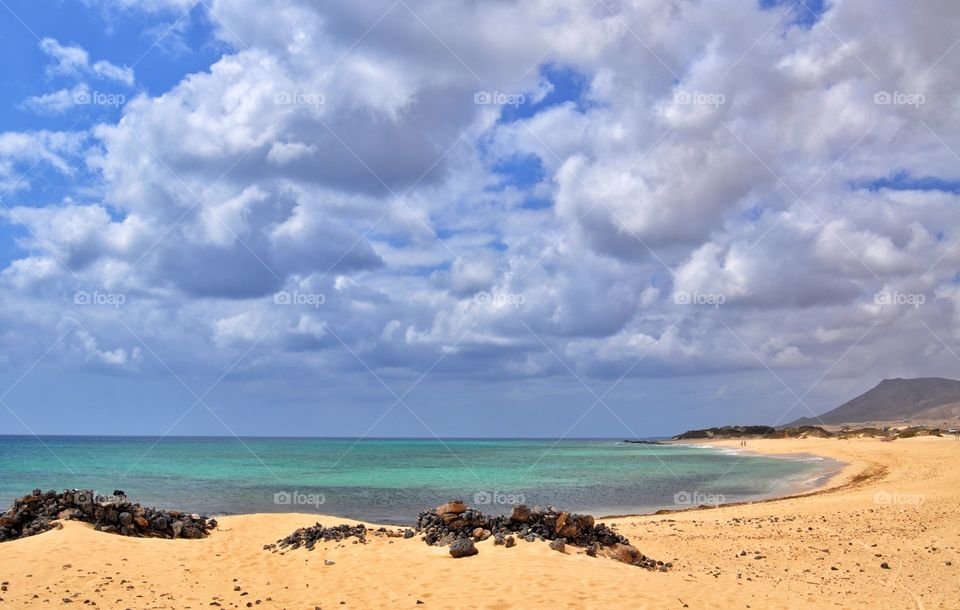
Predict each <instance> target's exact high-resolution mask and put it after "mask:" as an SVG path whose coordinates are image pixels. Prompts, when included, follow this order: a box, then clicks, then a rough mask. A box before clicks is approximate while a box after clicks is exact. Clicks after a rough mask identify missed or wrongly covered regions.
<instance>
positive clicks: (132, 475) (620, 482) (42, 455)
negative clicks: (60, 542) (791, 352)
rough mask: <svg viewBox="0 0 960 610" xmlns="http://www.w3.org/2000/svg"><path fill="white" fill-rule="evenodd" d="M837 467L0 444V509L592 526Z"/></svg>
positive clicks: (707, 451)
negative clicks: (556, 510)
mask: <svg viewBox="0 0 960 610" xmlns="http://www.w3.org/2000/svg"><path fill="white" fill-rule="evenodd" d="M837 467H838V464H837V463H835V462H832V461H829V460H822V459H819V458H812V457H811V458H793V459H782V458H773V457H756V456H746V455H738V454H735V453H734V452H731V451H725V450H719V449H712V448H704V447H695V446H679V445H640V444H629V443H622V442H618V441H615V440H564V441H560V442H555V441H552V440H444V441H437V440H399V439H397V440H378V439H377V440H375V439H366V440H360V441H357V440H352V439H294V438H284V439H279V438H243V439H235V438H182V437H181V438H164V439H157V438H148V437H64V436H48V437H41V438H40V439H36V438H32V437H11V436H7V437H3V436H0V503H2V505H3V506H4V507H6V506H8V505H9V504H10V502H11V501H12V500H13V498H15V497H18V496H21V495H24V494H26V493H27V492H29V491H30V490H31V489H33V488H35V487H40V488H42V489H44V490H46V489H57V490H61V489H64V488H82V489H91V488H92V489H94V490H96V492H97V493H102V494H109V493H112V492H113V490H114V489H121V490H124V491H125V492H126V493H127V494H128V495H129V496H130V497H131V498H132V499H133V500H134V501H139V502H141V503H143V504H145V505H149V506H157V507H161V508H178V509H184V510H192V511H198V512H206V513H210V514H234V513H252V512H271V511H283V512H317V513H324V514H333V515H341V516H346V517H350V518H356V519H364V520H369V521H375V522H376V521H379V522H391V523H405V522H410V521H412V520H413V519H414V518H415V517H416V515H417V513H418V512H419V511H420V510H422V509H423V508H425V507H427V506H431V505H435V504H437V503H439V502H441V501H444V500H447V499H450V498H454V497H462V498H464V499H465V500H467V502H468V503H470V504H472V505H478V506H480V507H482V508H483V509H484V510H485V512H486V511H489V512H505V511H509V507H510V505H511V504H512V503H513V502H514V501H518V500H519V501H525V502H527V503H530V504H540V505H555V506H558V507H562V508H564V509H569V510H577V511H590V512H593V513H595V514H616V513H633V512H650V511H655V510H657V509H660V508H680V507H683V506H684V505H685V504H687V503H694V504H699V503H711V502H715V501H718V500H719V501H726V502H734V501H739V500H745V499H754V498H761V497H769V496H773V495H778V494H783V493H787V492H792V491H795V490H798V489H803V488H804V487H805V486H810V485H812V484H813V481H815V480H816V479H817V478H818V477H820V476H822V475H823V474H824V472H827V471H830V470H833V469H836V468H837Z"/></svg>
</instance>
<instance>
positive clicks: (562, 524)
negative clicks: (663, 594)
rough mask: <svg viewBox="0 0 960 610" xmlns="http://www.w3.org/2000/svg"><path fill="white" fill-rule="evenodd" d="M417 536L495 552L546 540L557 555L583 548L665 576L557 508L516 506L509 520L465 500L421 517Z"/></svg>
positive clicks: (616, 537) (612, 536)
mask: <svg viewBox="0 0 960 610" xmlns="http://www.w3.org/2000/svg"><path fill="white" fill-rule="evenodd" d="M416 530H417V532H418V533H420V534H421V535H422V537H423V540H424V542H426V543H427V544H428V545H431V546H434V545H436V546H447V545H452V544H455V543H458V542H459V541H461V540H469V541H470V542H471V544H472V543H473V542H480V541H482V540H485V539H486V538H488V537H491V536H492V537H493V544H494V545H495V546H501V545H502V546H504V547H506V548H510V547H512V546H514V545H515V544H516V538H515V537H519V538H523V539H524V540H526V541H527V542H535V541H537V540H545V541H547V542H550V543H551V548H553V549H554V550H562V549H564V548H566V545H570V546H575V547H583V548H585V549H586V553H587V554H588V555H590V556H596V555H598V554H600V553H599V552H600V551H605V552H604V553H602V554H604V555H606V556H608V557H611V558H613V559H616V560H617V561H622V562H624V563H629V564H631V565H636V566H641V567H645V568H648V569H651V570H664V569H665V568H664V566H665V564H664V563H663V562H661V561H655V560H653V559H650V558H648V557H646V556H645V555H643V554H642V553H640V551H638V550H637V549H636V548H634V547H632V546H630V541H629V540H627V539H626V538H625V537H624V536H622V535H620V534H619V533H617V532H616V531H614V530H613V529H611V528H609V527H607V526H606V525H604V524H602V523H597V522H596V520H595V519H594V518H593V516H592V515H580V514H577V513H571V512H567V511H562V510H560V509H558V508H555V507H549V508H541V507H538V506H535V507H532V508H531V507H529V506H527V505H525V504H515V505H514V506H513V507H512V510H511V511H510V514H509V515H484V514H483V513H482V512H481V511H480V510H478V509H475V508H470V507H468V506H467V505H466V504H465V503H464V502H463V501H462V500H451V501H450V502H446V503H444V504H441V505H440V506H438V507H437V508H431V509H429V510H426V511H423V512H421V513H420V515H419V516H418V517H417V526H416Z"/></svg>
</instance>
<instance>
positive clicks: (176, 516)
mask: <svg viewBox="0 0 960 610" xmlns="http://www.w3.org/2000/svg"><path fill="white" fill-rule="evenodd" d="M69 519H72V520H75V521H83V522H85V523H92V524H93V526H94V529H96V530H97V531H101V532H107V533H111V534H120V535H122V536H135V537H141V538H143V537H155V538H203V537H204V536H206V535H207V534H208V533H209V531H210V530H212V529H214V528H216V527H217V522H216V520H215V519H208V518H207V517H203V516H201V515H197V514H188V513H183V512H180V511H174V510H171V511H167V510H157V509H155V508H147V507H144V506H141V505H140V504H137V503H132V502H130V501H129V500H128V499H127V496H126V494H125V493H123V492H122V491H120V490H114V492H113V494H111V495H109V496H98V495H96V494H94V492H93V491H92V490H77V489H72V490H71V489H65V490H63V492H61V493H57V492H55V491H53V490H50V491H46V492H44V491H41V490H39V489H34V490H33V492H32V493H30V495H27V496H24V497H22V498H18V499H17V500H14V502H13V505H12V506H11V507H10V510H8V511H7V512H5V513H3V514H0V542H5V541H8V540H15V539H17V538H25V537H27V536H33V535H34V534H39V533H41V532H45V531H47V530H50V529H54V528H60V527H62V525H61V524H60V523H57V521H61V520H69Z"/></svg>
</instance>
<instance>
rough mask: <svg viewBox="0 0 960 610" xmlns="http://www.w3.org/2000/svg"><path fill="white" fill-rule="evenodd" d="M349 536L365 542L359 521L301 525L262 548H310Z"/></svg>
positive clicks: (361, 542) (364, 529) (365, 530)
mask: <svg viewBox="0 0 960 610" xmlns="http://www.w3.org/2000/svg"><path fill="white" fill-rule="evenodd" d="M351 537H353V538H356V539H357V541H358V542H359V543H360V544H366V542H367V528H366V527H364V526H363V525H362V524H360V523H358V524H356V525H347V524H346V523H344V524H342V525H335V526H333V527H324V526H322V525H320V524H319V523H317V524H316V525H311V526H310V527H301V528H300V529H298V530H297V531H295V532H293V533H292V534H290V535H289V536H287V537H286V538H281V539H280V540H277V544H276V545H272V544H268V545H267V546H265V547H263V548H264V550H272V549H273V548H275V547H276V546H279V547H280V548H281V549H289V550H293V549H298V548H300V547H301V546H302V547H304V548H306V549H307V550H311V549H313V547H314V545H315V544H317V542H331V541H332V542H340V541H341V540H345V539H346V538H351Z"/></svg>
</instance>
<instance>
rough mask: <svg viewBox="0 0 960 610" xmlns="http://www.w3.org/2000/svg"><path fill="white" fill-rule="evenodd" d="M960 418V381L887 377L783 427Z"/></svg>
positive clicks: (940, 378) (938, 378)
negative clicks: (833, 406)
mask: <svg viewBox="0 0 960 610" xmlns="http://www.w3.org/2000/svg"><path fill="white" fill-rule="evenodd" d="M957 418H960V381H957V380H955V379H944V378H942V377H921V378H917V379H884V380H883V381H881V382H880V383H879V385H877V386H876V387H875V388H873V389H872V390H869V391H867V392H864V393H863V394H861V395H860V396H857V397H856V398H854V399H853V400H850V401H848V402H845V403H843V404H842V405H840V406H839V407H837V408H836V409H833V410H832V411H827V412H826V413H824V414H823V415H821V416H820V417H804V418H801V419H798V420H796V421H794V422H791V423H789V424H786V425H785V426H784V427H796V426H813V425H818V424H830V425H836V424H851V423H865V422H892V421H900V420H905V419H915V420H949V419H957Z"/></svg>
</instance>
